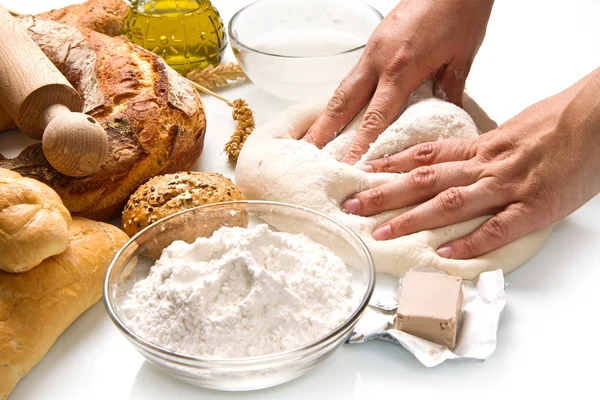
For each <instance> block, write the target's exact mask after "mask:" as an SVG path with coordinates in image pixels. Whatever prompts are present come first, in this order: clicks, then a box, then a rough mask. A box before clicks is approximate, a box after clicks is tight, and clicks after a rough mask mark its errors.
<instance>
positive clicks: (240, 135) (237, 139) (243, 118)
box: [190, 81, 255, 163]
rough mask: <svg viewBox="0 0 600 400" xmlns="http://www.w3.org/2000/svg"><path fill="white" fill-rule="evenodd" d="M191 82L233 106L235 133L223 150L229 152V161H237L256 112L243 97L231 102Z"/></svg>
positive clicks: (198, 88)
mask: <svg viewBox="0 0 600 400" xmlns="http://www.w3.org/2000/svg"><path fill="white" fill-rule="evenodd" d="M190 84H191V85H192V86H193V87H194V88H196V89H197V90H199V91H201V92H203V93H206V94H208V95H210V96H213V97H216V98H217V99H219V100H221V101H224V102H225V103H226V104H227V105H228V106H230V107H232V108H233V112H232V117H233V120H234V121H235V122H236V127H235V132H233V135H231V138H229V140H228V141H227V143H226V144H225V147H224V149H223V150H224V151H225V153H227V158H228V159H229V162H232V163H234V162H236V161H237V159H238V157H239V155H240V151H242V147H243V146H244V143H245V142H246V139H248V136H250V134H251V133H252V132H253V131H254V128H255V122H254V114H253V113H252V110H251V109H250V107H248V103H246V101H245V100H243V99H237V100H234V101H233V102H231V101H229V100H227V99H226V98H224V97H223V96H221V95H218V94H217V93H215V92H213V91H211V90H209V89H207V88H205V87H204V86H202V85H199V84H198V83H196V82H194V81H190Z"/></svg>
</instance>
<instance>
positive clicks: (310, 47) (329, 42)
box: [251, 29, 365, 57]
mask: <svg viewBox="0 0 600 400" xmlns="http://www.w3.org/2000/svg"><path fill="white" fill-rule="evenodd" d="M364 44H365V40H364V39H363V38H361V37H360V36H357V35H353V34H351V33H348V32H343V31H338V30H334V29H314V30H299V29H294V30H287V31H281V32H277V33H272V34H269V35H265V36H262V37H260V38H258V39H256V40H255V41H254V43H252V44H251V46H252V47H253V48H254V49H256V50H258V51H262V52H264V53H269V54H275V55H280V56H287V57H327V56H331V55H334V54H339V53H343V52H346V51H349V50H353V49H356V48H358V47H360V46H363V45H364Z"/></svg>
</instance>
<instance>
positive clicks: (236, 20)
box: [229, 0, 383, 102]
mask: <svg viewBox="0 0 600 400" xmlns="http://www.w3.org/2000/svg"><path fill="white" fill-rule="evenodd" d="M382 19H383V16H382V15H381V13H379V11H377V10H375V9H374V8H373V7H371V6H369V5H367V4H365V3H363V2H361V1H358V0H344V1H339V0H259V1H257V2H255V3H252V4H250V5H249V6H247V7H245V8H243V9H241V10H240V11H239V12H238V13H236V14H235V15H234V16H233V17H232V18H231V20H230V21H229V37H230V42H231V46H232V48H233V52H234V54H235V56H236V58H237V60H238V63H239V64H240V66H241V67H242V69H243V70H244V72H245V73H246V75H247V76H248V78H249V79H250V80H251V81H252V82H253V83H254V84H256V85H257V86H259V87H260V88H261V89H263V90H265V91H266V92H269V93H270V94H272V95H275V96H277V97H279V98H283V99H286V100H290V101H297V102H298V101H311V100H315V99H318V98H326V97H328V96H331V94H333V91H334V90H335V88H336V87H337V86H338V85H339V84H340V82H341V81H342V79H344V77H345V76H346V75H347V74H348V73H349V72H350V70H351V69H352V68H353V67H354V65H355V64H356V63H357V62H358V60H359V58H360V56H361V55H362V52H363V50H364V48H365V45H366V43H367V41H368V40H369V37H370V36H371V34H372V33H373V30H374V29H375V28H376V27H377V25H378V24H379V23H380V22H381V20H382Z"/></svg>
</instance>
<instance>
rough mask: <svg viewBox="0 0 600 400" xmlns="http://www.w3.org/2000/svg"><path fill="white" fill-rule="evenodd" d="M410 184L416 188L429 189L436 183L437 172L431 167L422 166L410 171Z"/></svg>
mask: <svg viewBox="0 0 600 400" xmlns="http://www.w3.org/2000/svg"><path fill="white" fill-rule="evenodd" d="M409 179H410V184H411V185H412V187H413V188H415V189H416V190H428V189H431V188H432V187H433V186H434V185H435V181H436V174H435V170H434V169H433V168H431V167H420V168H417V169H415V170H413V171H412V172H410V173H409Z"/></svg>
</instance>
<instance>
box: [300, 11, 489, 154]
mask: <svg viewBox="0 0 600 400" xmlns="http://www.w3.org/2000/svg"><path fill="white" fill-rule="evenodd" d="M492 4H493V0H477V1H473V0H439V1H433V0H429V1H425V0H403V1H402V2H401V3H400V4H399V5H398V6H397V7H396V8H395V9H394V10H393V11H392V12H391V13H390V14H389V15H388V16H387V17H385V19H384V20H383V21H382V22H381V24H380V25H379V26H378V27H377V29H376V30H375V32H374V33H373V35H372V36H371V38H370V39H369V42H368V43H367V46H366V48H365V51H364V53H363V55H362V57H361V59H360V60H359V62H358V64H357V65H356V66H355V67H354V69H353V70H352V71H351V72H350V74H349V75H348V76H347V77H346V78H345V79H344V81H343V82H342V83H341V85H340V86H339V87H338V88H337V90H336V91H335V93H334V95H333V97H332V98H331V100H330V101H329V104H328V105H327V107H326V108H325V110H324V112H323V113H322V114H321V115H320V117H319V118H318V119H317V120H316V122H315V124H314V125H313V126H312V127H311V128H310V129H309V130H308V132H307V134H306V135H305V136H304V138H303V140H306V141H308V142H309V143H312V144H314V145H316V146H317V147H319V148H322V147H323V146H325V145H326V144H327V143H328V142H329V141H331V140H332V139H333V138H334V137H335V136H336V135H337V134H338V133H339V132H341V131H342V130H343V128H344V127H345V126H346V125H347V124H348V123H349V122H350V121H351V120H352V119H354V117H355V116H356V115H357V114H358V113H359V112H360V110H362V109H363V108H364V107H365V105H366V104H367V103H368V102H369V101H370V104H369V106H368V108H367V110H366V113H365V115H364V117H363V120H362V124H361V126H360V129H359V132H358V135H357V136H356V139H355V140H354V143H353V144H352V147H351V148H350V150H349V152H348V154H347V155H346V156H345V157H344V159H343V161H344V162H347V163H349V164H354V163H356V162H357V161H358V160H359V159H360V157H361V156H362V155H363V154H364V153H365V152H366V151H367V150H368V148H369V144H370V143H372V142H373V141H375V139H376V138H377V136H378V135H379V134H381V133H382V132H383V131H384V130H385V129H386V128H387V127H388V126H389V125H390V124H391V123H392V122H394V121H395V120H396V119H397V118H398V117H399V116H400V114H401V112H402V110H403V108H404V104H405V103H406V100H407V99H408V98H409V96H410V95H411V94H412V93H413V92H414V91H415V90H416V89H417V88H418V87H419V86H420V85H421V83H423V82H424V81H425V80H427V79H428V78H430V77H433V78H435V80H436V85H435V94H436V96H438V97H441V98H444V99H447V100H448V101H451V102H453V103H455V104H457V105H459V106H460V105H461V100H462V93H463V91H464V87H465V80H466V78H467V75H468V73H469V71H470V68H471V64H472V63H473V59H474V58H475V55H476V53H477V51H478V50H479V46H480V45H481V43H482V41H483V38H484V36H485V30H486V26H487V22H488V19H489V16H490V12H491V9H492Z"/></svg>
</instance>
